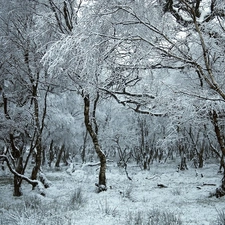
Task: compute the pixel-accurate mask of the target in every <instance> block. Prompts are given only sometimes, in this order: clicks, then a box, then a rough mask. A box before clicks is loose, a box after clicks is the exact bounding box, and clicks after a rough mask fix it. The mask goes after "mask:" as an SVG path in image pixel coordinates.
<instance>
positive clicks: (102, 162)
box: [84, 95, 106, 191]
mask: <svg viewBox="0 0 225 225" xmlns="http://www.w3.org/2000/svg"><path fill="white" fill-rule="evenodd" d="M89 111H90V99H89V95H85V96H84V122H85V126H86V128H87V131H88V133H89V134H90V136H91V138H92V141H93V144H94V148H95V151H96V153H97V155H98V157H99V159H100V171H99V183H98V184H96V185H97V186H98V188H99V191H105V190H106V175H105V174H106V156H105V154H104V153H103V151H102V150H101V148H100V145H99V142H98V136H97V134H96V133H95V132H94V130H93V128H92V125H91V122H90V119H89Z"/></svg>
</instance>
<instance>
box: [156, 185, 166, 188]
mask: <svg viewBox="0 0 225 225" xmlns="http://www.w3.org/2000/svg"><path fill="white" fill-rule="evenodd" d="M157 186H158V187H160V188H167V187H168V186H166V185H164V184H157Z"/></svg>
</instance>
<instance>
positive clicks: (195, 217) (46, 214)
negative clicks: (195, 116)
mask: <svg viewBox="0 0 225 225" xmlns="http://www.w3.org/2000/svg"><path fill="white" fill-rule="evenodd" d="M96 169H97V167H83V169H82V167H81V166H78V165H77V166H76V168H75V172H73V173H71V174H69V173H68V171H67V172H66V170H65V168H63V169H62V170H61V171H55V170H53V169H51V170H50V169H46V170H47V172H46V173H45V174H46V177H47V178H48V179H49V180H50V181H51V182H52V185H51V187H50V188H48V189H46V196H45V197H43V196H40V195H37V193H36V192H35V191H31V186H30V185H28V184H26V183H25V182H23V193H24V194H23V196H22V197H19V198H18V197H13V196H12V193H13V186H12V182H13V181H12V179H11V178H12V177H11V175H10V174H9V173H8V174H7V173H6V174H1V176H0V196H1V198H0V200H1V201H0V218H1V219H0V222H1V224H2V225H8V224H10V225H11V224H20V225H24V224H39V225H40V224H46V225H49V224H79V225H80V224H85V225H95V224H96V225H97V224H98V225H105V224H107V225H115V224H153V223H147V221H145V219H147V217H148V218H150V217H154V216H156V214H159V212H166V213H171V214H173V215H175V216H176V218H177V219H179V220H180V221H181V222H182V224H188V225H196V224H198V225H213V224H218V222H217V217H218V212H221V211H224V210H225V206H224V197H223V198H216V197H211V198H209V195H210V193H212V192H213V191H215V189H216V187H217V186H219V185H220V182H221V178H222V175H221V174H218V173H217V171H218V165H216V164H207V165H205V166H204V168H203V169H198V170H195V169H194V168H189V170H187V171H179V172H177V171H176V167H175V166H174V164H154V165H152V166H151V169H150V171H141V170H140V169H139V168H138V167H136V166H132V165H129V166H128V172H129V176H130V177H131V178H132V181H130V180H128V179H127V177H126V174H125V172H124V170H123V168H118V167H117V166H116V164H114V163H109V165H108V169H107V181H108V184H107V186H108V190H107V191H106V192H101V193H96V189H95V186H94V184H95V182H96V180H97V178H98V171H96ZM10 177H11V178H10ZM163 185H165V186H166V187H160V186H163ZM215 185H216V186H215ZM151 213H152V215H151V216H149V214H151ZM135 221H136V223H135ZM137 221H138V222H137ZM154 224H155V223H154ZM158 224H159V223H158ZM171 224H172V223H171ZM173 224H179V223H173Z"/></svg>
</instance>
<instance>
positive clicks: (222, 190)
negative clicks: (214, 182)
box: [212, 110, 225, 197]
mask: <svg viewBox="0 0 225 225" xmlns="http://www.w3.org/2000/svg"><path fill="white" fill-rule="evenodd" d="M212 122H213V125H214V130H215V133H216V138H217V141H218V143H219V145H220V149H221V152H222V156H221V162H220V166H221V167H223V178H222V184H221V186H220V187H219V188H217V189H216V197H222V196H224V195H225V163H224V155H225V144H224V137H223V134H222V132H221V130H220V127H219V121H218V115H217V112H216V111H215V110H213V112H212Z"/></svg>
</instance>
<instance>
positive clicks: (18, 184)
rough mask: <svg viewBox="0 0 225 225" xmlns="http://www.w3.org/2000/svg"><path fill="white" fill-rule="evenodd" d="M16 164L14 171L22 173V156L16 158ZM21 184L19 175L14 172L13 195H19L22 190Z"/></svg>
mask: <svg viewBox="0 0 225 225" xmlns="http://www.w3.org/2000/svg"><path fill="white" fill-rule="evenodd" d="M16 163H17V165H16V172H17V173H19V174H22V173H23V158H22V157H20V158H18V159H17V162H16ZM21 184H22V179H21V177H19V176H17V175H15V174H14V192H13V195H14V196H16V197H19V196H21V195H22V194H23V193H22V190H21Z"/></svg>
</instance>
